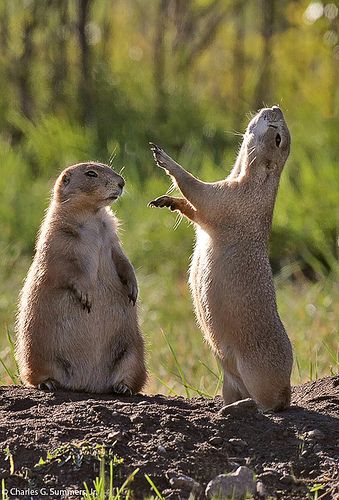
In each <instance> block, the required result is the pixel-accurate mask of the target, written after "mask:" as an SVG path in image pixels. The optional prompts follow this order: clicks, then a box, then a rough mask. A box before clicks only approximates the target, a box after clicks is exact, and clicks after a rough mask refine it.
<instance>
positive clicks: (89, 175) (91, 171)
mask: <svg viewBox="0 0 339 500" xmlns="http://www.w3.org/2000/svg"><path fill="white" fill-rule="evenodd" d="M85 175H87V177H98V174H97V173H96V172H94V170H87V172H85Z"/></svg>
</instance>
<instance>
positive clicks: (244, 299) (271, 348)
mask: <svg viewBox="0 0 339 500" xmlns="http://www.w3.org/2000/svg"><path fill="white" fill-rule="evenodd" d="M152 151H153V155H154V158H155V160H156V162H157V164H158V165H159V166H160V167H162V168H164V169H165V170H166V173H167V174H168V175H170V176H171V177H172V178H173V179H174V180H175V182H176V184H177V185H178V187H179V189H180V190H181V192H182V194H183V195H184V197H183V198H173V197H170V196H161V197H160V198H157V199H156V200H154V201H152V202H150V206H154V207H169V208H170V209H171V210H177V211H179V212H181V213H182V214H183V215H185V216H186V217H187V218H188V219H190V220H191V221H193V222H194V223H195V225H196V246H195V250H194V254H193V259H192V264H191V268H190V278H189V284H190V288H191V292H192V296H193V302H194V307H195V312H196V316H197V319H198V322H199V324H200V327H201V329H202V330H203V333H204V336H205V339H206V340H207V342H208V343H209V345H210V346H211V348H212V350H213V351H214V353H215V355H216V356H217V357H218V358H219V360H220V362H221V365H222V367H223V371H224V383H223V398H224V401H225V403H226V404H230V403H232V402H235V401H237V400H240V399H244V398H248V397H251V398H253V399H254V400H255V401H256V403H257V404H258V406H260V407H261V408H262V409H264V410H275V411H278V410H282V409H284V408H286V407H287V406H288V405H289V403H290V393H291V388H290V376H291V369H292V362H293V355H292V347H291V343H290V341H289V338H288V336H287V334H286V331H285V329H284V327H283V324H282V322H281V320H280V317H279V314H278V311H277V306H276V297H275V290H274V285H273V278H272V271H271V267H270V263H269V259H268V250H267V246H268V239H269V234H270V230H271V225H272V216H273V209H274V203H275V199H276V194H277V190H278V185H279V179H280V175H281V172H282V169H283V167H284V164H285V162H286V160H287V157H288V155H289V151H290V134H289V130H288V128H287V125H286V122H285V120H284V116H283V113H282V111H281V110H280V108H278V107H277V106H273V107H272V108H265V109H262V110H261V111H260V112H259V113H258V114H257V115H256V116H255V117H254V118H253V119H252V120H251V122H250V123H249V125H248V127H247V130H246V133H245V134H244V139H243V143H242V146H241V149H240V152H239V155H238V157H237V160H236V162H235V165H234V167H233V169H232V171H231V173H230V175H229V176H228V177H227V179H226V180H222V181H219V182H214V183H206V182H202V181H200V180H198V179H197V178H196V177H194V176H192V175H191V174H189V173H188V172H186V171H185V170H184V169H183V168H182V167H181V166H180V165H179V164H178V163H176V162H175V161H174V160H172V159H171V158H170V157H169V156H168V155H167V154H166V153H165V152H164V151H163V150H162V149H160V148H159V147H158V146H155V145H153V147H152Z"/></svg>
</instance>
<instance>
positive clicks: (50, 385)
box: [37, 378, 59, 392]
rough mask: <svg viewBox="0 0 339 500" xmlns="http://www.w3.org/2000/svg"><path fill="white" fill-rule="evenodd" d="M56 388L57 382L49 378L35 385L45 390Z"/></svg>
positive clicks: (51, 390) (53, 390)
mask: <svg viewBox="0 0 339 500" xmlns="http://www.w3.org/2000/svg"><path fill="white" fill-rule="evenodd" d="M58 388H59V385H58V383H57V382H56V381H55V380H53V379H51V378H49V379H47V380H45V381H44V382H40V384H38V385H37V389H39V390H40V391H45V392H55V391H56V390H57V389H58Z"/></svg>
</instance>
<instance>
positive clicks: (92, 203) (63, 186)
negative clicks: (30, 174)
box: [53, 162, 125, 209]
mask: <svg viewBox="0 0 339 500" xmlns="http://www.w3.org/2000/svg"><path fill="white" fill-rule="evenodd" d="M124 185H125V181H124V179H123V177H121V175H119V174H117V173H116V172H114V170H112V169H111V168H110V167H109V166H108V165H104V164H102V163H94V162H89V163H78V164H77V165H72V166H71V167H68V168H66V169H65V170H63V172H61V174H60V175H59V177H58V179H57V181H56V183H55V186H54V191H53V197H54V199H55V200H57V201H59V202H61V203H67V204H72V205H76V206H79V207H80V208H94V209H99V208H102V207H105V206H107V205H110V204H111V203H113V201H115V200H116V199H117V198H118V197H119V196H120V195H121V194H122V190H123V187H124Z"/></svg>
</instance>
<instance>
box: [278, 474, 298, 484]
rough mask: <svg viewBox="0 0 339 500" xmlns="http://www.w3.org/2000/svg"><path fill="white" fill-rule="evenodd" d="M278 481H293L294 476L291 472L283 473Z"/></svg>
mask: <svg viewBox="0 0 339 500" xmlns="http://www.w3.org/2000/svg"><path fill="white" fill-rule="evenodd" d="M280 482H281V483H284V484H291V483H295V477H294V476H292V474H285V475H284V476H282V477H281V478H280Z"/></svg>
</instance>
